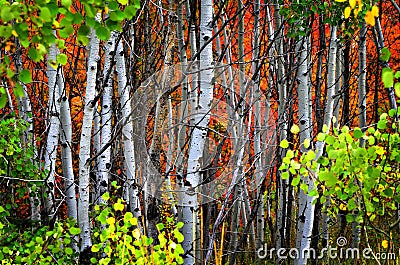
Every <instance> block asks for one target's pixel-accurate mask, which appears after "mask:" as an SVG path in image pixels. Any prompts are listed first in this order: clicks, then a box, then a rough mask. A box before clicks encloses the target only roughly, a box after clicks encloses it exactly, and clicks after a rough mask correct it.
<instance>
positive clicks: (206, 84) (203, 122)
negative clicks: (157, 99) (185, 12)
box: [182, 0, 214, 264]
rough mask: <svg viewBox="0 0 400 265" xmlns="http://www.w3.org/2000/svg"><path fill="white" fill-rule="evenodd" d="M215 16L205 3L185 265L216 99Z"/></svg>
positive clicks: (186, 202) (190, 257) (190, 260)
mask: <svg viewBox="0 0 400 265" xmlns="http://www.w3.org/2000/svg"><path fill="white" fill-rule="evenodd" d="M212 16H213V3H212V0H206V1H202V2H201V18H200V45H201V47H203V46H205V47H204V49H203V50H202V52H201V53H200V95H199V98H198V104H197V108H196V109H197V110H196V113H195V117H194V125H195V128H194V130H193V134H192V140H191V143H190V147H189V158H188V168H187V176H186V182H187V183H186V184H185V189H186V191H185V193H184V195H183V198H182V201H183V207H182V221H183V223H184V226H183V228H182V233H183V235H184V237H185V239H184V241H183V242H182V246H183V249H184V250H185V260H184V264H194V263H195V260H194V251H195V247H196V246H195V245H194V241H195V240H196V238H193V236H194V232H195V227H196V226H197V223H198V215H197V210H198V207H199V205H198V200H197V192H196V187H197V185H198V184H199V183H200V181H201V180H200V169H201V167H202V163H201V161H202V156H203V149H204V143H205V140H206V137H207V127H208V123H209V120H210V114H209V113H208V112H209V110H210V108H211V103H212V100H213V85H212V83H211V82H212V79H213V74H214V71H213V68H212V66H213V64H212V63H213V52H212V42H211V43H208V44H206V43H207V42H208V40H209V39H210V38H211V37H212V25H211V22H212Z"/></svg>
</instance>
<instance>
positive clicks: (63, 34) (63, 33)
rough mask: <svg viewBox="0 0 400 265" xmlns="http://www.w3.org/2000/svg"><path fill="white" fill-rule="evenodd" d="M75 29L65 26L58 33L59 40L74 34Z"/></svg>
mask: <svg viewBox="0 0 400 265" xmlns="http://www.w3.org/2000/svg"><path fill="white" fill-rule="evenodd" d="M74 31H75V29H74V27H73V26H72V25H65V26H64V28H63V29H62V30H60V31H59V33H60V37H61V38H68V37H69V36H71V35H72V34H73V33H74Z"/></svg>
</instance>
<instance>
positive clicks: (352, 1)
mask: <svg viewBox="0 0 400 265" xmlns="http://www.w3.org/2000/svg"><path fill="white" fill-rule="evenodd" d="M349 4H350V7H351V9H354V8H355V7H356V0H349Z"/></svg>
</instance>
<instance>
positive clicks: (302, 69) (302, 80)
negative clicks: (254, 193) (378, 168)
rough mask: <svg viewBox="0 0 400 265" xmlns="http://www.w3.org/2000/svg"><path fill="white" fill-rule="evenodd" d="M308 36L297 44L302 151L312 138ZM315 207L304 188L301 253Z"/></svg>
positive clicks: (299, 261)
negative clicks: (307, 140)
mask: <svg viewBox="0 0 400 265" xmlns="http://www.w3.org/2000/svg"><path fill="white" fill-rule="evenodd" d="M307 42H308V41H307V39H306V37H303V38H301V39H300V40H299V41H298V42H297V44H296V54H297V55H298V57H297V63H298V69H297V83H298V87H297V94H298V105H299V110H298V111H299V113H298V115H299V122H300V126H299V127H300V143H301V147H300V149H301V152H303V153H304V152H307V149H306V148H305V147H304V145H303V142H304V140H306V139H309V140H311V129H312V128H311V117H310V109H309V107H310V100H311V99H310V98H309V95H310V93H309V87H308V82H309V78H308V76H309V72H308V45H307ZM303 179H304V181H305V183H306V184H307V185H308V187H309V190H312V189H313V188H314V185H313V184H314V183H313V181H312V179H311V177H310V176H307V177H306V178H303ZM314 208H315V206H314V205H313V204H312V197H309V196H307V194H305V193H304V192H303V191H302V190H301V191H300V192H299V217H298V221H297V236H296V247H297V249H298V250H299V252H300V253H302V251H304V250H305V249H309V248H310V243H311V234H312V228H313V222H314ZM306 263H307V259H303V257H302V255H300V257H299V259H297V260H296V261H295V264H297V265H303V264H306Z"/></svg>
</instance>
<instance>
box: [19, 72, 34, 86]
mask: <svg viewBox="0 0 400 265" xmlns="http://www.w3.org/2000/svg"><path fill="white" fill-rule="evenodd" d="M18 79H19V81H21V82H24V83H26V84H27V83H30V82H32V76H31V72H30V71H29V70H27V69H24V70H22V71H21V72H20V73H19V75H18Z"/></svg>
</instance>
